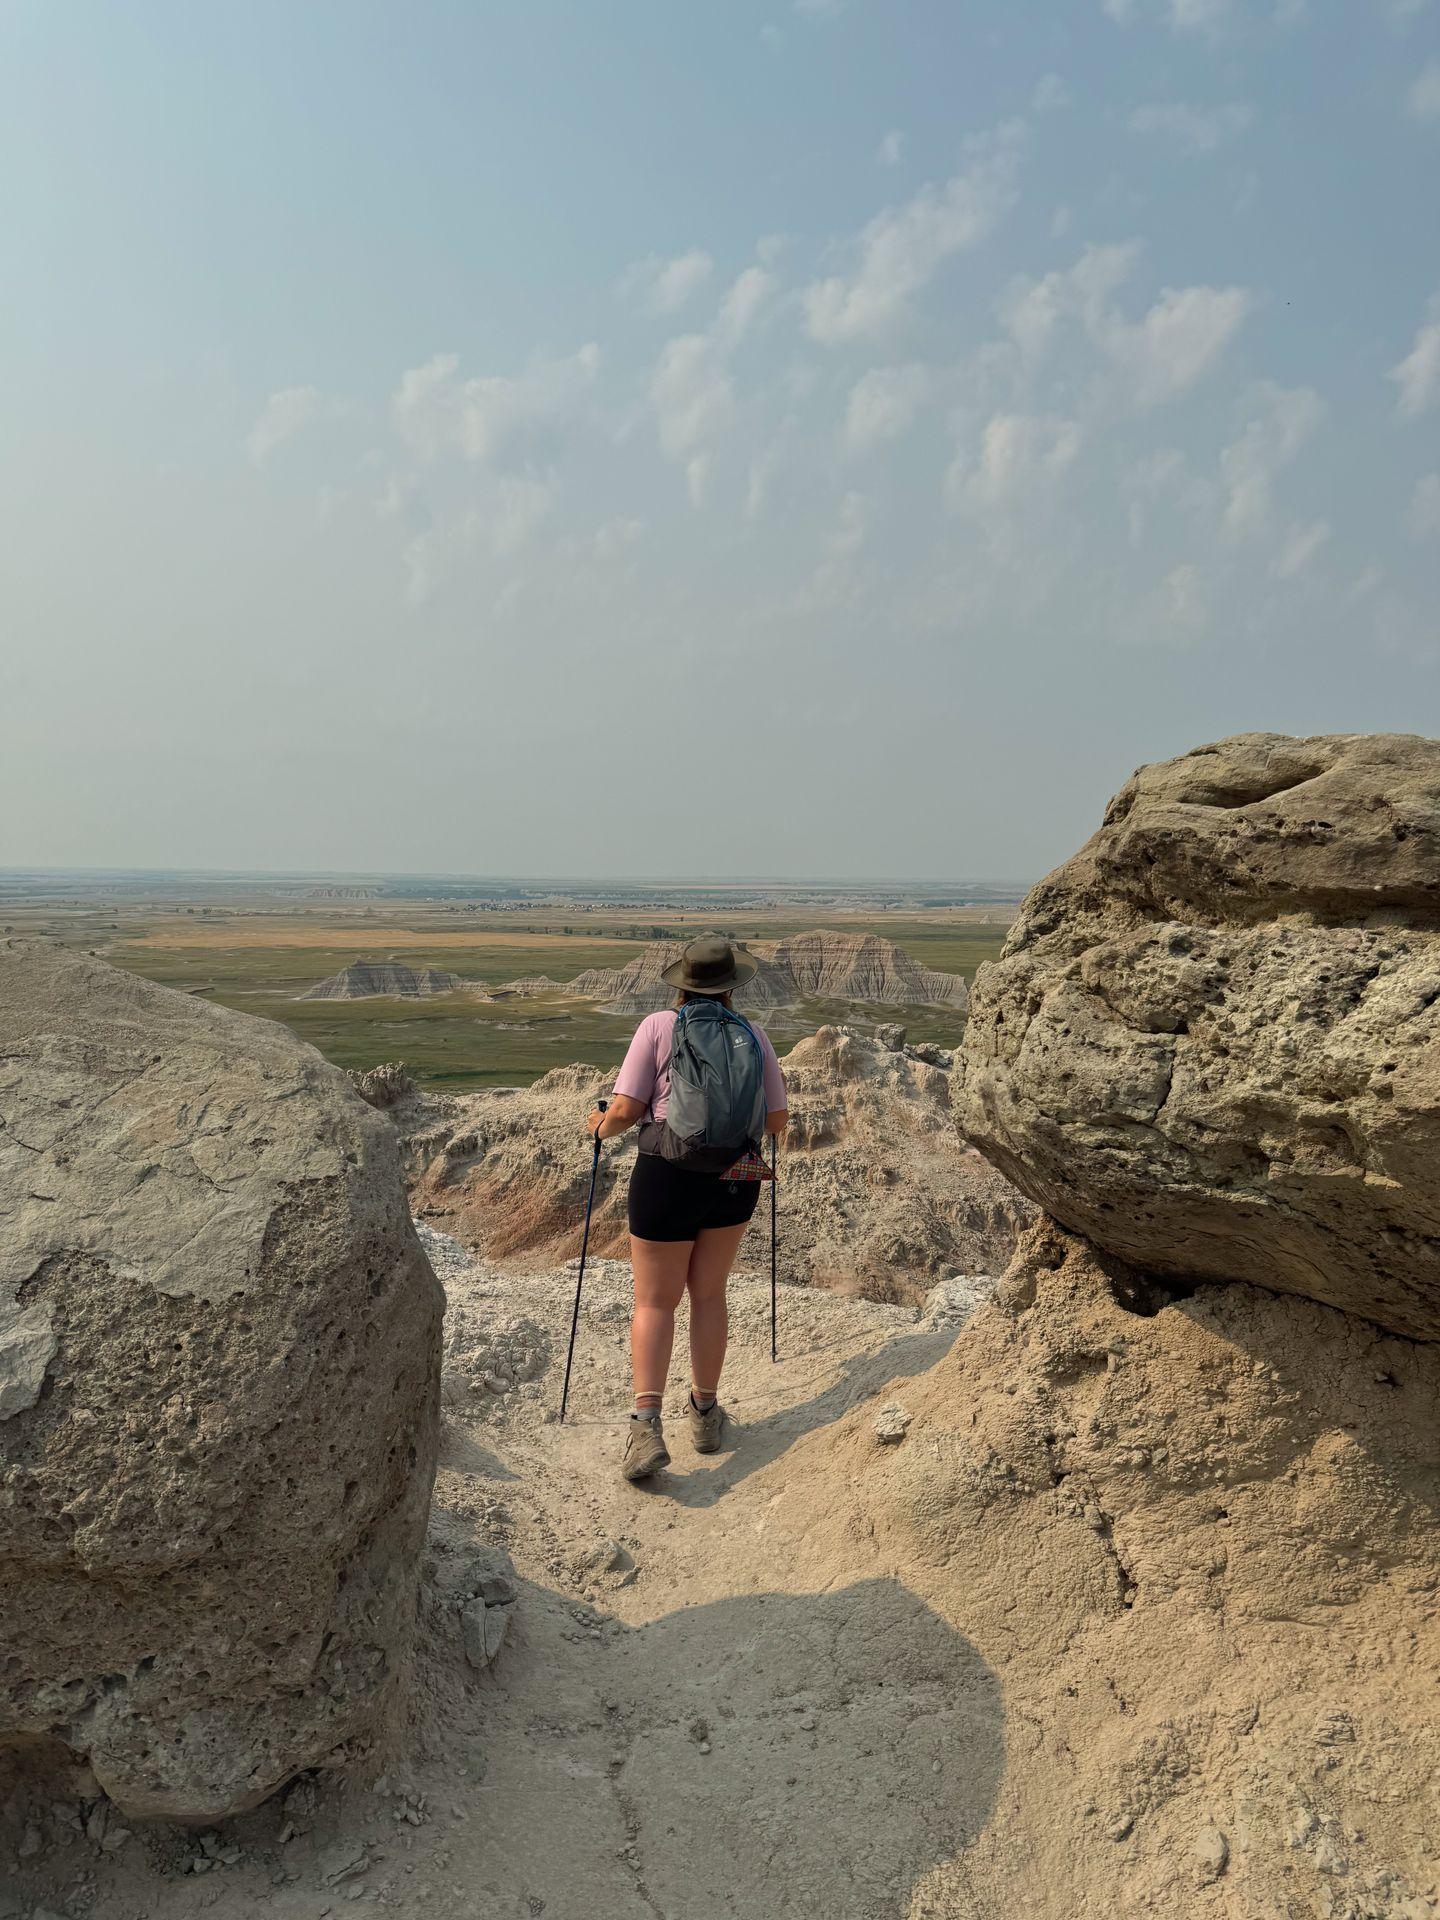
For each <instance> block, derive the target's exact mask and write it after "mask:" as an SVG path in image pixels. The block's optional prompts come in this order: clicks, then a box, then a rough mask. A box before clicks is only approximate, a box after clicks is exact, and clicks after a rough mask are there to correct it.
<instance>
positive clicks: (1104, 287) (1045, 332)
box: [1000, 241, 1251, 407]
mask: <svg viewBox="0 0 1440 1920" xmlns="http://www.w3.org/2000/svg"><path fill="white" fill-rule="evenodd" d="M1139 255H1140V249H1139V246H1138V244H1136V243H1135V242H1133V241H1132V242H1129V243H1126V244H1124V245H1117V246H1108V247H1087V248H1086V250H1085V252H1084V253H1083V254H1082V255H1081V256H1080V258H1079V260H1078V261H1076V263H1075V265H1074V266H1073V267H1069V268H1065V269H1063V270H1059V271H1056V272H1053V273H1047V274H1046V275H1045V276H1044V278H1043V279H1041V280H1035V281H1030V282H1029V283H1026V282H1021V283H1019V284H1018V285H1017V286H1016V287H1013V288H1012V289H1011V290H1010V292H1009V293H1008V294H1007V295H1006V297H1005V299H1004V300H1003V301H1002V302H1001V308H1000V317H1001V321H1002V323H1003V325H1004V326H1005V329H1006V331H1007V332H1008V333H1009V334H1010V337H1011V338H1012V339H1013V340H1014V342H1015V344H1016V346H1017V347H1019V349H1020V351H1021V353H1022V355H1024V356H1025V357H1026V358H1027V359H1029V360H1038V359H1039V358H1040V357H1041V356H1042V355H1043V354H1044V353H1045V352H1046V351H1047V350H1048V348H1049V347H1050V345H1051V343H1052V340H1053V338H1054V336H1055V334H1056V332H1057V330H1058V328H1059V327H1060V326H1061V324H1062V322H1064V321H1067V320H1073V321H1075V322H1077V323H1078V324H1079V326H1080V327H1081V328H1082V329H1083V330H1084V332H1085V334H1086V336H1087V337H1088V338H1089V339H1090V341H1091V342H1092V343H1093V344H1094V345H1095V346H1096V347H1097V348H1099V350H1100V351H1101V352H1102V353H1103V354H1104V355H1105V356H1106V358H1107V359H1109V360H1110V362H1111V363H1112V365H1113V366H1114V367H1115V368H1116V370H1117V371H1118V372H1119V374H1120V375H1121V377H1122V379H1123V381H1124V384H1125V390H1126V393H1127V395H1128V397H1129V398H1130V400H1131V401H1132V402H1133V403H1134V404H1135V405H1137V406H1140V407H1152V406H1158V405H1159V404H1160V403H1161V402H1162V401H1164V400H1169V399H1173V398H1174V397H1175V396H1176V395H1177V394H1180V393H1184V392H1185V391H1186V390H1187V389H1188V388H1190V387H1192V386H1194V385H1195V383H1196V381H1197V380H1199V379H1200V378H1201V376H1202V375H1203V374H1204V373H1206V372H1207V371H1208V369H1209V368H1210V367H1211V366H1212V365H1213V364H1214V362H1215V361H1216V359H1218V357H1219V356H1220V354H1221V353H1222V352H1223V351H1224V349H1225V347H1226V346H1227V345H1228V344H1229V342H1230V341H1231V339H1233V337H1234V335H1235V334H1236V332H1237V331H1238V330H1239V328H1240V326H1241V325H1242V324H1243V322H1244V320H1245V317H1246V315H1247V314H1248V313H1249V311H1250V305H1251V301H1250V295H1249V294H1248V293H1246V292H1245V290H1244V289H1243V288H1241V287H1203V286H1201V287H1166V288H1163V289H1162V291H1161V294H1160V297H1159V299H1158V300H1157V301H1156V302H1155V303H1154V305H1153V306H1152V307H1151V308H1150V309H1149V311H1148V312H1147V313H1145V314H1144V315H1143V316H1142V317H1141V318H1140V319H1139V320H1137V321H1129V320H1126V319H1125V317H1124V315H1123V314H1122V313H1121V312H1120V311H1119V309H1118V308H1117V307H1116V306H1114V305H1113V302H1112V297H1113V295H1114V294H1115V293H1116V292H1117V291H1118V290H1119V288H1120V287H1121V285H1123V283H1124V282H1125V280H1127V279H1128V278H1129V276H1130V274H1131V272H1132V271H1133V269H1134V266H1135V263H1136V261H1137V260H1138V258H1139Z"/></svg>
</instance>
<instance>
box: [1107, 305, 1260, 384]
mask: <svg viewBox="0 0 1440 1920" xmlns="http://www.w3.org/2000/svg"><path fill="white" fill-rule="evenodd" d="M1250 304H1251V302H1250V296H1249V294H1248V293H1246V292H1245V290H1244V288H1243V287H1166V288H1164V289H1163V291H1162V292H1161V295H1160V298H1159V299H1158V300H1157V301H1156V302H1155V304H1154V306H1153V307H1151V309H1150V311H1149V312H1148V313H1147V314H1146V315H1145V317H1144V319H1143V320H1140V321H1139V322H1137V323H1136V324H1135V325H1134V326H1131V325H1129V324H1128V323H1126V322H1123V321H1121V322H1118V323H1116V324H1114V325H1112V326H1111V327H1110V328H1109V329H1108V330H1107V334H1106V339H1105V347H1106V350H1107V352H1108V353H1109V355H1110V357H1111V359H1112V360H1113V361H1114V362H1115V365H1116V366H1117V368H1118V369H1119V371H1120V373H1121V375H1122V376H1123V378H1124V379H1125V381H1126V384H1127V386H1128V388H1129V390H1130V392H1131V393H1132V394H1133V396H1134V399H1135V402H1136V404H1137V405H1138V406H1142V407H1150V406H1158V405H1159V404H1160V403H1161V402H1162V401H1164V400H1170V399H1173V398H1174V397H1175V395H1176V394H1180V393H1184V392H1185V391H1186V390H1187V389H1188V388H1190V387H1193V386H1194V385H1195V383H1196V381H1197V380H1199V379H1200V378H1201V376H1202V375H1203V374H1204V373H1205V372H1206V371H1207V369H1208V368H1209V367H1210V366H1211V365H1212V364H1213V363H1214V362H1215V361H1216V360H1217V359H1218V358H1219V356H1220V355H1221V353H1223V352H1224V350H1225V348H1226V346H1227V345H1228V344H1229V342H1230V341H1231V340H1232V339H1233V338H1234V336H1235V334H1236V333H1237V332H1238V331H1239V329H1240V327H1241V326H1242V324H1243V323H1244V320H1245V317H1246V315H1247V314H1248V313H1249V311H1250Z"/></svg>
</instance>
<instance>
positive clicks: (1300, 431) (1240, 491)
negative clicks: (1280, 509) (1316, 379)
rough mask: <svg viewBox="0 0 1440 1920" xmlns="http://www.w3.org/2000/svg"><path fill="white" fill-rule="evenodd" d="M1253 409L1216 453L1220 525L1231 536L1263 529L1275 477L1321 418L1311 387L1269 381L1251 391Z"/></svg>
mask: <svg viewBox="0 0 1440 1920" xmlns="http://www.w3.org/2000/svg"><path fill="white" fill-rule="evenodd" d="M1252 408H1253V410H1252V412H1251V417H1250V419H1249V420H1248V421H1247V422H1246V424H1245V428H1244V430H1243V432H1242V433H1241V434H1240V437H1239V438H1238V439H1237V440H1234V441H1232V442H1231V444H1230V445H1229V446H1228V447H1226V448H1225V450H1224V451H1223V452H1222V454H1221V455H1220V477H1221V480H1222V482H1223V484H1224V488H1225V509H1224V528H1225V532H1226V533H1227V534H1228V535H1230V536H1231V537H1232V538H1234V539H1247V538H1250V537H1252V536H1254V535H1256V534H1260V533H1263V532H1265V531H1266V530H1267V529H1268V527H1269V526H1270V523H1271V517H1272V513H1273V509H1274V486H1275V477H1276V475H1277V474H1278V473H1279V472H1280V470H1281V468H1282V467H1286V466H1288V465H1289V464H1290V462H1291V461H1292V460H1293V459H1294V458H1295V456H1296V454H1297V453H1298V452H1299V451H1300V449H1301V447H1302V446H1304V444H1305V442H1306V441H1307V440H1308V439H1309V438H1310V436H1311V434H1312V433H1314V431H1315V429H1316V428H1317V427H1318V426H1319V424H1320V422H1321V420H1322V419H1323V418H1324V416H1325V403H1324V402H1323V401H1322V400H1321V398H1320V396H1319V394H1318V393H1316V392H1315V390H1314V388H1313V387H1291V388H1284V387H1278V386H1276V385H1275V384H1274V383H1273V382H1271V381H1263V382H1262V383H1261V384H1260V385H1259V386H1258V387H1257V388H1256V389H1255V392H1254V394H1253V396H1252ZM1327 531H1328V530H1327Z"/></svg>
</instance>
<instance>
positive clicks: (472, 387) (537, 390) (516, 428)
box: [391, 343, 600, 465]
mask: <svg viewBox="0 0 1440 1920" xmlns="http://www.w3.org/2000/svg"><path fill="white" fill-rule="evenodd" d="M459 364H460V363H459V359H458V357H457V356H456V355H455V354H453V353H440V354H436V355H435V356H434V358H433V359H431V360H427V361H426V362H425V364H424V365H423V366H419V367H412V368H411V369H410V370H409V371H408V372H406V373H405V374H403V375H402V376H401V379H400V385H399V387H398V388H397V389H396V391H395V394H394V395H393V397H392V401H391V410H392V413H393V415H394V420H395V429H396V432H397V433H398V434H399V435H400V438H401V439H402V440H403V441H404V442H405V444H406V446H408V447H409V448H410V449H411V451H412V452H413V453H415V454H416V455H417V456H418V457H419V458H420V459H422V460H435V459H438V458H439V457H440V455H441V454H444V453H458V454H460V455H461V456H462V457H463V458H464V459H466V460H469V461H472V462H474V463H476V464H477V465H493V464H495V463H497V462H498V461H499V460H500V459H501V458H502V456H503V455H504V454H505V453H506V452H507V451H508V450H510V449H511V447H512V446H513V445H514V444H516V443H519V444H520V445H521V446H522V447H523V446H524V445H525V444H526V443H527V442H528V441H529V440H530V439H531V438H532V437H533V435H534V433H535V432H536V431H537V430H539V429H542V428H547V427H553V426H554V425H556V424H557V423H559V422H560V421H562V420H563V419H565V418H566V417H567V416H568V415H570V414H572V413H573V412H574V411H575V410H576V408H577V407H578V406H579V405H580V403H581V402H582V400H583V399H584V397H585V395H586V393H587V392H588V390H589V388H590V386H591V384H592V383H593V381H594V378H595V373H596V369H597V368H598V366H599V364H600V349H599V348H598V347H597V346H595V345H594V344H593V343H591V344H589V345H587V346H583V347H581V349H580V351H579V352H578V353H576V354H572V355H571V356H570V357H569V358H568V359H565V360H550V361H540V362H537V363H536V364H535V365H534V366H532V367H530V368H528V369H527V370H526V372H524V373H521V374H517V375H514V376H510V375H504V374H490V375H484V376H482V377H480V378H477V379H472V380H462V381H457V380H456V378H455V375H456V373H457V372H458V370H459Z"/></svg>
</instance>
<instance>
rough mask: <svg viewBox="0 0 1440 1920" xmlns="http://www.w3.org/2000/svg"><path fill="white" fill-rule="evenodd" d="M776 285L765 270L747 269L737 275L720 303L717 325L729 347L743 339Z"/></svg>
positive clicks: (758, 268)
mask: <svg viewBox="0 0 1440 1920" xmlns="http://www.w3.org/2000/svg"><path fill="white" fill-rule="evenodd" d="M777 284H778V283H777V281H776V279H775V276H774V274H773V273H769V272H767V271H766V269H765V268H764V267H746V268H745V269H744V270H743V271H742V272H741V273H739V274H737V275H736V277H735V279H734V281H733V282H732V284H731V286H730V290H729V292H728V293H727V294H726V295H725V298H724V300H723V301H722V302H721V306H720V318H719V320H718V322H717V328H718V331H719V332H720V334H721V335H722V336H723V337H724V338H725V339H726V340H727V341H730V342H732V343H733V342H735V341H737V340H740V339H742V338H743V337H744V335H745V334H747V333H748V332H749V330H750V326H751V323H752V322H753V321H754V320H755V319H756V318H757V316H758V315H759V313H760V312H761V310H762V308H763V307H764V306H765V304H766V303H767V301H768V300H769V299H770V296H771V295H772V294H773V293H774V291H775V288H776V285H777Z"/></svg>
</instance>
